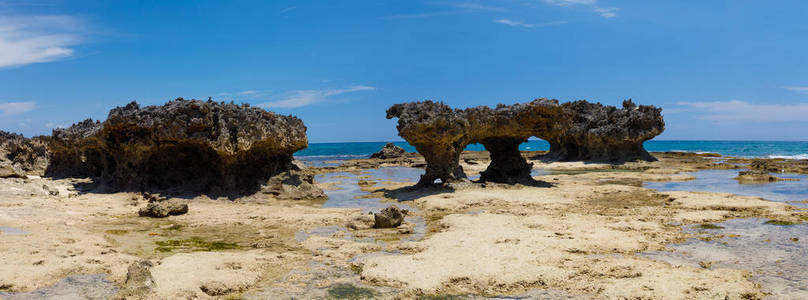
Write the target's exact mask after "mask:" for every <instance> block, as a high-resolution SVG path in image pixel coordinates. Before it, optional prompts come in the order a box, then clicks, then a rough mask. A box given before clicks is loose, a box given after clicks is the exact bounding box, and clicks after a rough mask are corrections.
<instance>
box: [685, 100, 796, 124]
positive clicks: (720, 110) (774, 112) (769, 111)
mask: <svg viewBox="0 0 808 300" xmlns="http://www.w3.org/2000/svg"><path fill="white" fill-rule="evenodd" d="M678 105H680V106H683V107H684V108H689V109H690V112H692V113H694V114H697V115H699V116H700V117H699V118H700V119H703V120H711V121H722V122H729V121H745V122H781V121H808V103H798V104H756V103H749V102H746V101H740V100H732V101H713V102H679V103H678Z"/></svg>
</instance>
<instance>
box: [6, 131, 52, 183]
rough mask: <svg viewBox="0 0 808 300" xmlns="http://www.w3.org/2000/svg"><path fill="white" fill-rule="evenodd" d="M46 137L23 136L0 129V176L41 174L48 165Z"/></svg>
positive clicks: (19, 176)
mask: <svg viewBox="0 0 808 300" xmlns="http://www.w3.org/2000/svg"><path fill="white" fill-rule="evenodd" d="M47 143H48V138H47V137H41V136H39V137H34V138H30V139H29V138H25V137H23V136H22V135H20V134H15V133H10V132H5V131H0V178H3V177H18V178H25V177H26V175H29V174H30V175H43V173H44V171H45V168H46V167H47V166H48V161H49V154H48V149H47Z"/></svg>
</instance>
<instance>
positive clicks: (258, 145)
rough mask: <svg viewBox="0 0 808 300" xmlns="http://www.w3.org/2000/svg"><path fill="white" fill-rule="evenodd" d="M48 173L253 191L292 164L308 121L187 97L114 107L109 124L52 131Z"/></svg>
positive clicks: (139, 186) (141, 186)
mask: <svg viewBox="0 0 808 300" xmlns="http://www.w3.org/2000/svg"><path fill="white" fill-rule="evenodd" d="M53 140H54V141H53V142H52V143H51V145H50V149H51V151H52V152H53V154H54V155H53V157H54V161H53V162H52V164H51V167H50V168H49V169H50V172H51V174H53V175H61V176H99V177H100V179H101V180H102V182H104V183H108V184H111V185H113V186H115V187H119V188H123V189H136V190H146V189H159V190H162V189H169V188H170V189H183V190H187V191H202V192H211V191H238V192H240V193H252V192H256V191H258V190H259V187H260V185H261V184H264V183H266V181H267V180H268V179H269V178H271V177H272V176H275V175H277V174H280V173H282V172H286V171H289V170H291V169H293V164H292V154H293V153H294V152H295V151H298V150H301V149H303V148H306V146H307V145H308V139H307V137H306V126H304V125H303V122H302V121H301V120H300V119H298V118H296V117H293V116H282V115H277V114H275V113H272V112H268V111H266V110H264V109H262V108H258V107H250V106H249V105H247V104H242V105H236V104H233V103H230V104H226V103H224V102H213V101H211V100H208V101H199V100H184V99H182V98H180V99H177V100H174V101H170V102H168V103H166V104H165V105H162V106H145V107H141V106H140V105H138V104H137V103H135V102H132V103H129V104H128V105H126V106H124V107H117V108H115V109H112V110H111V111H110V113H109V116H108V117H107V120H105V121H104V122H100V123H99V122H92V121H91V120H87V121H84V122H81V123H79V124H75V125H73V126H71V127H69V128H66V129H57V130H54V134H53Z"/></svg>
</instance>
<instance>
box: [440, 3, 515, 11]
mask: <svg viewBox="0 0 808 300" xmlns="http://www.w3.org/2000/svg"><path fill="white" fill-rule="evenodd" d="M438 4H442V5H445V6H451V7H455V8H460V9H466V10H478V11H504V10H505V8H503V7H499V6H491V5H485V4H481V3H478V2H468V1H466V2H438Z"/></svg>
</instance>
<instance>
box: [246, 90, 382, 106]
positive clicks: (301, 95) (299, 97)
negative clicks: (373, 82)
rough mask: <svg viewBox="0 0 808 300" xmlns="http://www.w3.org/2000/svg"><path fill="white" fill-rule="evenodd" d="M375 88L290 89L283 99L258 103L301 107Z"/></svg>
mask: <svg viewBox="0 0 808 300" xmlns="http://www.w3.org/2000/svg"><path fill="white" fill-rule="evenodd" d="M375 89H376V88H375V87H372V86H365V85H357V86H352V87H349V88H344V89H332V90H300V91H292V92H290V93H289V95H288V96H287V97H285V98H284V99H281V100H277V101H270V102H266V103H262V104H259V106H262V107H266V108H295V107H302V106H307V105H312V104H316V103H320V102H324V101H327V100H328V99H329V98H332V97H334V96H337V95H341V94H346V93H353V92H360V91H372V90H375Z"/></svg>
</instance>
